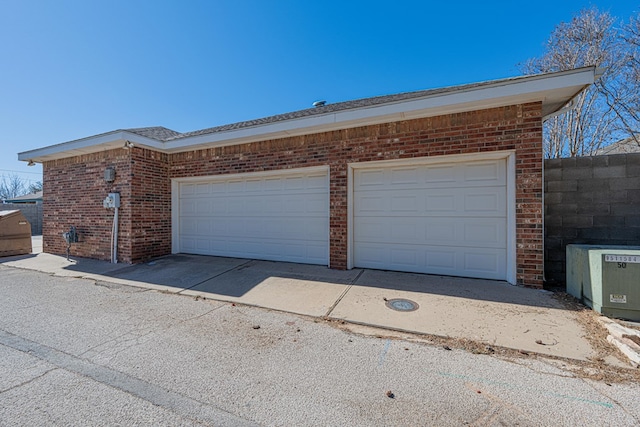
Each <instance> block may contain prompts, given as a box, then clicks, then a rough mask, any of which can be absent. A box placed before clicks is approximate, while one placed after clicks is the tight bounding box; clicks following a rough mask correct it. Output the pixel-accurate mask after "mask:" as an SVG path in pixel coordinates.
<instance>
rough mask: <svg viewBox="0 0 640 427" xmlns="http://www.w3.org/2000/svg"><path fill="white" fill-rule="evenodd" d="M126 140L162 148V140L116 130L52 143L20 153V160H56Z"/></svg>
mask: <svg viewBox="0 0 640 427" xmlns="http://www.w3.org/2000/svg"><path fill="white" fill-rule="evenodd" d="M125 141H131V142H133V143H134V144H139V145H144V146H147V147H149V148H153V149H156V150H162V149H163V146H162V142H160V141H156V140H154V139H151V138H147V137H144V136H141V135H138V134H135V133H131V132H127V131H115V132H109V133H104V134H101V135H96V136H90V137H87V138H82V139H76V140H74V141H69V142H63V143H61V144H56V145H50V146H48V147H43V148H38V149H35V150H30V151H23V152H22V153H18V160H21V161H29V160H33V161H36V162H40V161H43V160H44V161H46V160H54V159H57V158H61V157H69V156H68V155H64V156H60V154H62V153H72V154H73V155H81V154H89V153H96V152H99V151H104V150H111V149H115V148H121V147H123V146H124V142H125Z"/></svg>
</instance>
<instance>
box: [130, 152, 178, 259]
mask: <svg viewBox="0 0 640 427" xmlns="http://www.w3.org/2000/svg"><path fill="white" fill-rule="evenodd" d="M131 203H132V210H131V232H130V233H131V234H130V235H126V236H125V235H123V236H122V238H129V239H130V240H131V259H130V260H129V262H140V261H144V260H147V259H149V258H153V257H158V256H161V255H166V254H170V253H171V180H170V179H169V156H168V155H167V154H163V153H158V152H156V151H151V150H144V149H141V148H133V149H132V150H131Z"/></svg>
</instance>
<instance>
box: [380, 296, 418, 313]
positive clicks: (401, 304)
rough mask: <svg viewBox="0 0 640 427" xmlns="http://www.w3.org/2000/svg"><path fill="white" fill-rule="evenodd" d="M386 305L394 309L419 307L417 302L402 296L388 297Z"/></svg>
mask: <svg viewBox="0 0 640 427" xmlns="http://www.w3.org/2000/svg"><path fill="white" fill-rule="evenodd" d="M386 305H387V307H389V308H390V309H391V310H396V311H416V310H417V309H418V308H419V307H420V306H419V305H418V303H417V302H414V301H411V300H408V299H404V298H394V299H389V300H387V302H386Z"/></svg>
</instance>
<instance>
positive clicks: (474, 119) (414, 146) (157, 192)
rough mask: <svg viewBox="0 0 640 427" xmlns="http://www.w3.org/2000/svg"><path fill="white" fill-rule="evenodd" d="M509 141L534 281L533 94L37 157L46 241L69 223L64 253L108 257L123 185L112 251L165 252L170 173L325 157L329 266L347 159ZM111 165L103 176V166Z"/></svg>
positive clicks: (538, 224)
mask: <svg viewBox="0 0 640 427" xmlns="http://www.w3.org/2000/svg"><path fill="white" fill-rule="evenodd" d="M498 150H515V151H516V204H517V206H516V264H517V281H518V283H520V284H524V285H527V286H537V287H540V286H542V281H543V230H542V208H543V206H542V119H541V103H530V104H524V105H514V106H509V107H501V108H493V109H486V110H480V111H473V112H467V113H458V114H451V115H446V116H439V117H431V118H425V119H416V120H407V121H401V122H394V123H387V124H381V125H372V126H363V127H359V128H353V129H345V130H339V131H332V132H324V133H318V134H313V135H305V136H298V137H290V138H283V139H276V140H269V141H261V142H255V143H249V144H243V145H237V146H228V147H219V148H212V149H203V150H194V151H189V152H183V153H176V154H170V155H166V154H162V153H157V152H153V151H150V150H145V149H142V148H139V147H136V148H133V149H131V150H124V149H116V150H110V151H106V152H102V153H96V154H91V155H84V156H78V157H73V158H68V159H62V160H56V161H50V162H45V164H44V192H45V193H44V194H45V195H46V197H45V202H44V228H45V232H44V251H45V252H50V253H58V254H63V253H64V251H65V249H66V246H65V243H64V240H63V239H62V237H61V234H62V232H64V231H66V230H68V228H69V226H71V225H75V226H76V227H77V228H78V231H79V233H80V236H81V241H80V242H79V243H77V244H74V245H73V247H72V254H74V255H77V256H84V257H91V258H97V259H103V260H108V259H109V258H110V238H111V224H112V219H113V211H112V210H107V209H104V208H103V207H102V200H103V199H104V197H105V196H106V194H107V193H109V192H111V191H118V192H120V193H121V202H122V207H121V209H120V241H119V246H118V250H119V260H120V261H124V262H139V261H142V260H145V259H147V258H149V257H154V256H160V255H164V254H168V253H170V252H171V195H170V191H171V188H170V178H179V177H191V176H208V175H219V174H232V173H245V172H256V171H266V170H278V169H288V168H299V167H307V166H318V165H329V167H330V172H329V175H330V180H331V182H330V190H329V191H330V196H329V197H330V208H329V209H330V221H329V222H330V236H329V249H330V266H331V267H332V268H337V269H344V268H346V267H347V167H348V163H352V162H364V161H375V160H388V159H409V158H415V157H427V156H441V155H454V154H468V153H479V152H483V151H498ZM108 166H113V167H115V168H116V181H115V182H114V183H112V184H107V183H106V182H105V181H104V170H105V168H106V167H108Z"/></svg>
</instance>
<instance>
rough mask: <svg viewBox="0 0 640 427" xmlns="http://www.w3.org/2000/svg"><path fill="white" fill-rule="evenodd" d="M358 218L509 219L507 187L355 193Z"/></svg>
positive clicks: (355, 213) (355, 208)
mask: <svg viewBox="0 0 640 427" xmlns="http://www.w3.org/2000/svg"><path fill="white" fill-rule="evenodd" d="M353 203H354V215H356V216H380V215H385V216H405V215H406V214H407V213H413V214H415V215H417V216H435V217H437V216H466V217H478V216H485V217H488V216H505V215H506V191H505V187H504V186H503V187H481V188H457V189H450V188H435V189H433V188H432V189H417V190H410V189H397V190H393V191H391V190H371V191H362V190H361V191H358V192H355V193H354V202H353Z"/></svg>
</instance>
